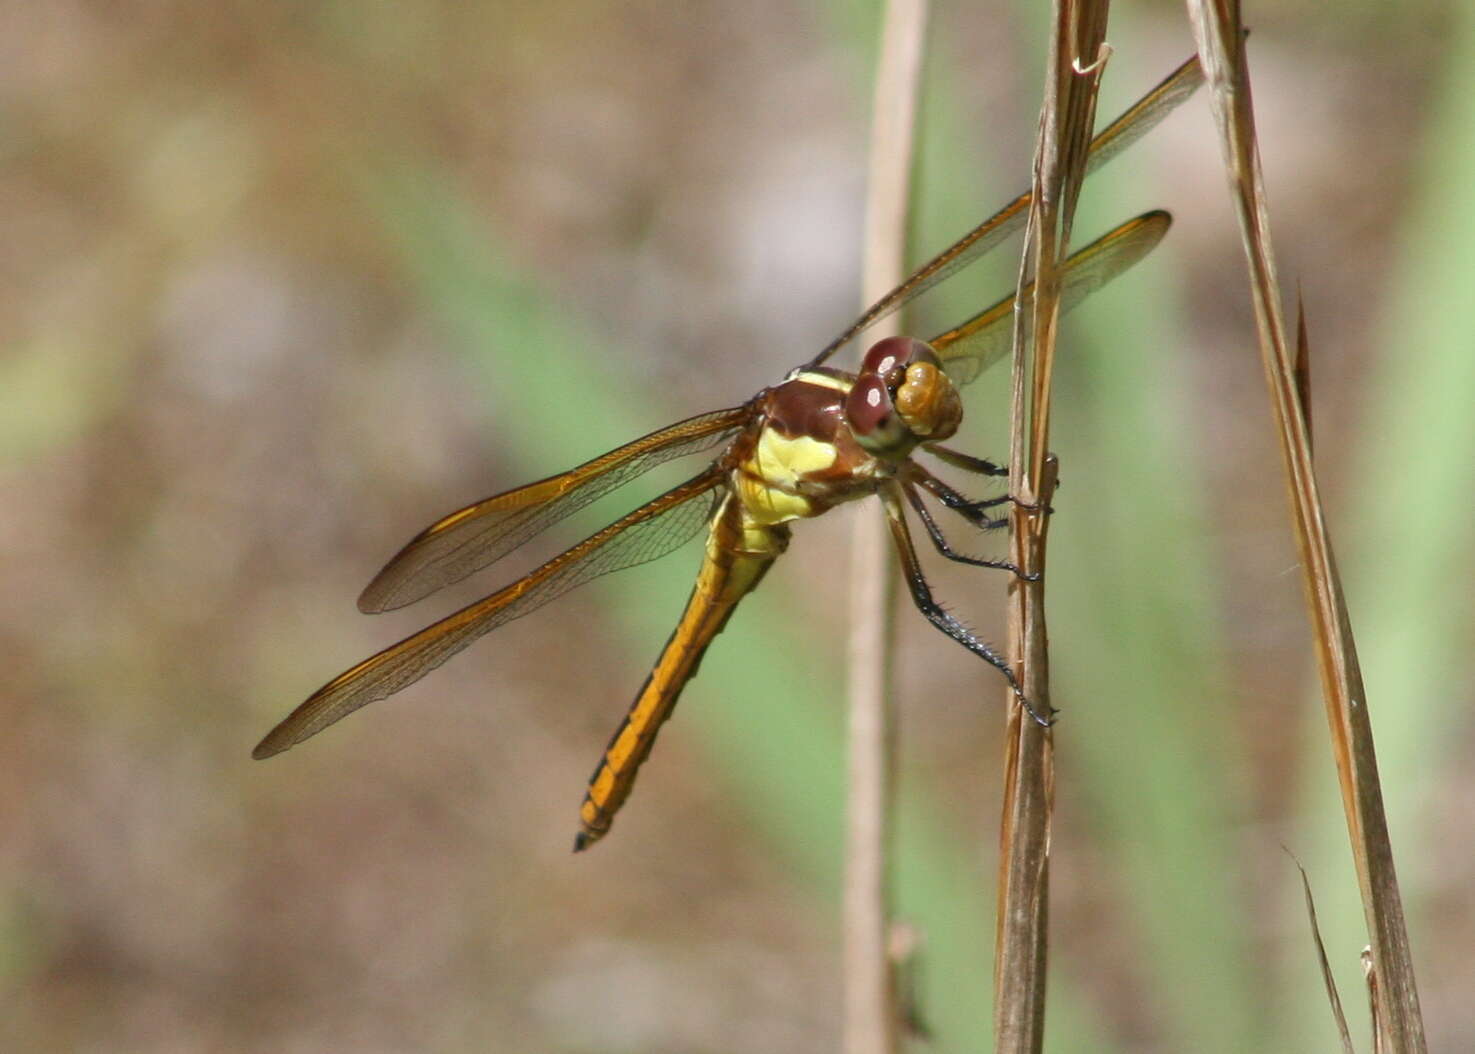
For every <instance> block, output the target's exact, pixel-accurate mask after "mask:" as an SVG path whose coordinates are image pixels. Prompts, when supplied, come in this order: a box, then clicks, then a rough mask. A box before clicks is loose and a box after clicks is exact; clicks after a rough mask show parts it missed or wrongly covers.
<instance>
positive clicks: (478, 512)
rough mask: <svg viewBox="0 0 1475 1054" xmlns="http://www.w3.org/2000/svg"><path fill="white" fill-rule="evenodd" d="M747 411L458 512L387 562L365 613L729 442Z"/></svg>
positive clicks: (473, 567) (475, 567)
mask: <svg viewBox="0 0 1475 1054" xmlns="http://www.w3.org/2000/svg"><path fill="white" fill-rule="evenodd" d="M748 413H749V411H748V407H746V406H739V407H734V408H732V409H730V410H716V411H713V412H711V413H705V414H700V415H698V416H696V417H689V418H687V419H686V420H685V421H680V422H678V423H676V424H674V425H671V426H669V427H667V428H663V429H661V430H660V431H658V432H652V433H651V434H650V435H647V436H642V437H641V438H640V439H637V440H635V441H634V442H632V443H626V444H625V445H624V446H622V447H618V448H616V449H614V450H611V451H610V452H609V453H607V454H601V455H600V456H599V457H597V458H595V459H594V460H592V461H586V462H585V463H584V464H582V465H580V466H579V467H578V468H574V469H570V470H569V471H568V472H562V473H560V474H558V475H556V476H549V477H548V478H547V479H543V480H539V481H538V482H536V483H529V484H527V485H526V486H523V487H518V488H516V489H515V490H509V491H504V492H503V493H501V494H497V495H495V496H493V497H490V498H487V499H486V500H484V501H479V502H477V503H476V504H475V505H468V506H467V507H466V508H464V509H461V510H460V511H458V512H453V513H451V514H450V515H449V516H447V517H445V518H444V519H442V520H440V521H438V522H437V523H434V524H432V525H431V526H429V527H427V528H426V529H425V530H424V531H421V532H420V534H419V535H417V536H416V537H415V538H414V539H413V540H412V541H411V542H410V543H409V544H408V545H406V546H405V547H404V548H403V549H401V550H400V551H399V553H398V554H396V556H395V557H394V559H392V560H390V561H389V563H387V564H385V565H384V569H383V570H382V571H380V572H379V573H378V574H377V575H375V576H374V580H373V581H372V582H370V583H369V585H368V587H367V588H366V589H365V590H364V591H363V594H362V595H361V596H360V597H359V602H358V603H359V610H360V611H363V612H365V613H366V614H373V613H376V612H380V611H389V610H391V609H393V608H398V607H403V606H404V605H406V604H411V603H413V602H415V601H416V600H420V599H421V598H422V597H426V596H429V595H430V594H431V593H434V592H435V591H436V590H437V589H440V588H442V587H444V586H448V585H450V584H451V583H453V582H459V581H460V580H461V579H463V578H465V577H466V576H467V575H470V574H472V573H474V572H476V571H480V570H481V569H482V568H483V567H486V566H488V565H489V564H491V563H494V562H495V561H497V560H499V559H501V558H502V557H504V556H506V555H507V554H508V553H510V552H511V551H512V550H513V549H516V548H517V547H518V546H519V545H521V544H522V543H523V542H526V541H527V540H528V539H529V538H532V537H533V536H534V535H536V534H538V533H539V532H541V531H543V530H544V529H545V528H547V527H550V526H552V525H553V524H555V523H557V522H558V521H559V520H562V519H563V518H564V517H566V516H569V515H571V514H572V513H575V512H577V511H579V510H580V509H582V508H583V507H584V506H586V505H588V504H589V503H590V502H592V501H595V500H596V499H598V498H601V497H603V496H604V495H605V494H608V493H609V492H610V491H612V490H614V489H615V488H616V487H619V486H622V485H624V484H626V483H628V482H630V481H631V480H632V479H634V478H635V477H636V476H639V475H641V474H643V473H645V472H648V471H650V470H651V469H653V468H655V467H656V466H657V465H660V464H663V463H665V462H667V461H670V460H671V459H672V458H677V457H681V456H682V455H684V454H695V453H697V452H698V451H701V450H710V449H711V448H712V447H715V446H717V445H718V444H719V443H722V442H724V441H726V440H728V439H730V438H731V437H732V436H733V435H735V434H736V433H737V431H738V429H740V428H741V427H742V426H743V424H744V423H745V422H746V421H747V419H748Z"/></svg>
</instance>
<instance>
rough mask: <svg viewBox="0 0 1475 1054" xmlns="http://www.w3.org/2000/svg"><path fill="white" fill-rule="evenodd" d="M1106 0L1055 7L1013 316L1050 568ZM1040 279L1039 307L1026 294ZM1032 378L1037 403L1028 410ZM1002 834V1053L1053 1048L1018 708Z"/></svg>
mask: <svg viewBox="0 0 1475 1054" xmlns="http://www.w3.org/2000/svg"><path fill="white" fill-rule="evenodd" d="M1108 7H1109V4H1108V3H1107V0H1055V3H1054V33H1053V34H1052V36H1051V42H1050V52H1049V59H1048V64H1047V69H1046V79H1045V100H1044V105H1043V107H1042V108H1041V113H1040V130H1039V139H1038V143H1037V146H1036V151H1035V161H1034V200H1033V202H1032V204H1031V207H1030V217H1029V225H1028V227H1027V231H1028V235H1027V243H1026V246H1025V256H1024V259H1023V261H1022V263H1021V266H1020V275H1019V297H1018V304H1019V305H1020V306H1019V307H1018V308H1016V312H1015V333H1014V373H1013V397H1012V405H1011V411H1012V412H1011V429H1012V431H1011V442H1010V454H1009V457H1010V464H1011V465H1012V466H1013V467H1014V472H1013V474H1012V475H1011V478H1010V494H1011V496H1012V497H1013V498H1014V499H1015V502H1016V504H1015V507H1014V510H1013V512H1012V513H1011V516H1010V536H1011V545H1012V551H1013V555H1014V562H1015V563H1016V565H1017V566H1019V567H1021V568H1023V569H1024V570H1025V572H1026V573H1027V574H1034V573H1043V571H1044V567H1045V538H1046V527H1047V525H1048V518H1047V517H1046V516H1045V515H1044V512H1043V509H1044V508H1047V507H1048V505H1049V502H1050V498H1051V495H1052V494H1053V491H1054V484H1055V467H1056V466H1055V460H1054V458H1053V457H1050V456H1049V420H1050V415H1049V407H1050V382H1051V377H1052V374H1053V363H1054V355H1055V334H1056V322H1057V320H1058V319H1059V314H1060V264H1061V263H1062V262H1063V261H1064V259H1065V257H1066V255H1067V252H1068V249H1069V245H1070V229H1071V224H1072V221H1073V218H1074V214H1075V203H1076V196H1077V194H1078V192H1079V190H1080V186H1081V182H1082V181H1083V180H1084V179H1085V175H1086V150H1087V147H1088V146H1089V144H1090V140H1091V130H1092V127H1093V125H1094V123H1095V117H1096V95H1097V88H1098V86H1099V84H1100V77H1101V72H1102V68H1103V66H1104V59H1105V55H1106V49H1105V39H1106V18H1107V10H1108ZM1031 280H1033V282H1034V285H1035V292H1034V297H1033V300H1032V302H1031V301H1030V300H1028V299H1026V297H1025V289H1026V288H1027V286H1028V284H1029V282H1030V281H1031ZM1026 378H1027V379H1028V402H1027V403H1026ZM1044 598H1045V595H1044V583H1043V580H1036V581H1032V582H1027V581H1016V582H1015V583H1014V585H1013V587H1012V588H1011V591H1010V605H1009V654H1010V656H1011V658H1012V659H1013V661H1014V663H1015V669H1016V670H1017V671H1018V677H1019V681H1020V684H1021V686H1022V687H1023V690H1024V693H1025V697H1026V698H1027V699H1029V700H1030V703H1031V705H1032V706H1033V707H1034V708H1035V710H1036V712H1038V713H1046V714H1047V713H1049V712H1050V688H1049V651H1048V636H1047V633H1046V628H1045V608H1044ZM1009 715H1010V716H1009V722H1010V723H1009V735H1008V739H1007V752H1006V756H1005V784H1004V809H1003V819H1002V823H1001V829H1000V852H999V892H998V897H999V901H998V923H997V933H996V936H995V947H994V1046H995V1049H996V1050H998V1051H1000V1052H1023V1051H1038V1050H1040V1049H1041V1048H1042V1045H1043V1042H1044V1022H1045V970H1046V962H1047V948H1048V940H1047V939H1048V932H1049V927H1048V921H1049V862H1050V821H1051V814H1052V811H1053V806H1054V796H1055V767H1054V750H1053V740H1052V738H1051V735H1050V731H1049V730H1048V729H1046V728H1042V727H1040V726H1039V725H1038V724H1036V723H1035V722H1034V721H1032V720H1030V719H1029V717H1028V715H1027V714H1025V712H1024V710H1023V709H1022V708H1021V707H1019V706H1012V707H1010V710H1009Z"/></svg>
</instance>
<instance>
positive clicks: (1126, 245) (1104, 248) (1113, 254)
mask: <svg viewBox="0 0 1475 1054" xmlns="http://www.w3.org/2000/svg"><path fill="white" fill-rule="evenodd" d="M1172 223H1173V218H1172V217H1171V216H1169V215H1168V214H1167V213H1166V212H1162V211H1156V212H1148V213H1145V214H1143V215H1141V216H1138V217H1137V218H1136V219H1133V220H1128V221H1127V222H1126V223H1124V224H1122V225H1121V226H1120V227H1117V228H1116V229H1115V230H1112V231H1109V232H1107V233H1106V234H1104V235H1102V236H1101V237H1100V238H1097V239H1096V240H1095V241H1094V242H1092V243H1091V244H1090V245H1088V246H1086V247H1085V248H1084V249H1082V250H1081V251H1080V252H1078V253H1076V254H1074V255H1073V256H1071V258H1070V259H1069V260H1067V261H1066V262H1065V268H1064V274H1063V275H1062V277H1061V291H1060V310H1061V311H1062V312H1065V311H1069V310H1070V309H1071V308H1073V307H1075V306H1076V305H1077V304H1079V303H1080V302H1081V301H1082V300H1084V299H1085V298H1086V297H1087V296H1089V295H1090V294H1091V293H1093V292H1095V291H1096V290H1097V289H1100V288H1101V287H1102V286H1103V285H1105V284H1106V283H1107V282H1110V281H1111V280H1112V279H1113V278H1115V277H1116V276H1117V275H1119V274H1121V273H1122V272H1123V271H1125V270H1127V269H1128V268H1130V267H1131V266H1132V265H1133V264H1135V263H1137V261H1139V260H1141V259H1142V258H1143V257H1144V256H1146V255H1147V254H1148V253H1149V252H1151V251H1152V249H1153V247H1154V246H1156V245H1157V243H1158V242H1160V241H1162V240H1163V235H1165V234H1167V233H1168V228H1169V227H1170V226H1171V225H1172ZM1033 294H1034V285H1033V283H1031V284H1030V285H1028V286H1026V287H1025V290H1024V295H1025V300H1026V302H1028V301H1029V300H1030V299H1032V298H1033ZM1013 337H1014V297H1013V296H1012V295H1011V296H1007V297H1005V298H1004V299H1003V300H1000V301H999V302H998V303H997V304H995V305H993V307H990V308H987V309H986V310H984V311H980V312H979V313H978V314H976V315H974V316H973V317H972V318H970V319H969V320H968V321H967V322H964V323H963V324H962V325H961V326H957V327H955V328H953V329H950V330H948V331H947V332H946V333H941V334H939V335H938V336H936V337H934V338H932V340H931V341H929V342H928V343H930V344H931V345H932V347H933V348H934V349H936V351H937V354H938V356H939V357H940V358H941V359H942V364H943V368H944V369H946V370H947V373H948V376H949V377H951V378H952V380H953V383H954V384H967V383H968V382H969V381H971V380H973V379H974V378H975V377H977V376H978V375H979V374H980V373H982V372H983V371H984V370H985V369H987V368H988V367H989V366H991V365H993V364H994V363H995V362H996V361H998V360H999V359H1001V358H1003V356H1004V355H1005V354H1006V353H1007V352H1008V351H1009V347H1010V344H1011V343H1012V340H1013Z"/></svg>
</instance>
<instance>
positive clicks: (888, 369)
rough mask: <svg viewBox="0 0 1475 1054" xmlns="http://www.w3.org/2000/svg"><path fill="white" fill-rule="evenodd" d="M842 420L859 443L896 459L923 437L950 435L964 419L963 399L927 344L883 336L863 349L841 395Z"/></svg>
mask: <svg viewBox="0 0 1475 1054" xmlns="http://www.w3.org/2000/svg"><path fill="white" fill-rule="evenodd" d="M845 419H846V420H847V421H849V422H850V428H851V430H852V431H853V432H854V433H855V438H856V440H857V441H858V442H859V443H860V445H861V446H863V447H865V448H866V449H867V450H869V451H870V452H871V453H873V454H875V455H876V456H877V457H884V458H888V459H891V460H900V459H901V458H904V457H906V456H907V455H909V454H910V453H911V452H912V451H913V450H914V449H915V448H916V446H917V444H919V443H921V442H923V441H929V442H940V441H941V440H944V439H948V438H951V436H952V434H953V433H954V432H956V431H957V430H958V425H959V424H961V423H962V421H963V400H962V399H961V398H959V396H958V389H957V388H956V387H955V386H954V385H953V382H952V380H951V379H949V377H948V375H947V374H946V373H944V372H943V369H942V360H941V359H939V358H938V357H937V352H935V351H933V350H932V348H931V347H930V346H929V345H927V344H924V343H923V342H922V341H920V340H917V339H916V338H915V337H887V338H886V339H885V340H882V341H879V342H878V343H876V344H875V345H874V346H872V348H871V350H870V351H868V352H866V356H865V359H863V360H862V362H861V367H860V373H859V374H858V375H857V376H856V379H855V383H854V384H853V385H851V388H850V393H849V394H848V395H847V396H846V397H845Z"/></svg>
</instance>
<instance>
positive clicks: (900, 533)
mask: <svg viewBox="0 0 1475 1054" xmlns="http://www.w3.org/2000/svg"><path fill="white" fill-rule="evenodd" d="M896 491H897V487H896V486H895V485H892V486H883V487H882V488H881V490H880V495H881V503H882V505H883V506H884V507H885V509H886V521H887V524H888V526H889V527H890V528H891V538H892V541H893V542H895V544H896V553H897V556H898V557H900V559H901V570H902V575H903V576H904V577H905V578H906V583H907V589H908V590H909V591H910V592H911V594H912V603H914V604H916V606H917V610H918V611H920V612H921V613H922V616H923V617H924V618H925V619H926V620H927V621H928V622H930V623H932V624H933V625H934V626H936V627H937V628H938V629H940V630H941V631H942V632H943V633H945V634H947V635H948V636H949V637H951V638H952V639H953V640H955V641H957V642H958V643H959V644H961V645H963V647H965V648H967V649H968V650H969V651H971V652H972V653H973V654H974V655H977V656H978V657H979V658H980V659H982V660H983V661H984V662H986V663H988V664H989V665H990V666H992V667H993V668H994V669H996V670H998V671H999V672H1000V673H1002V674H1003V675H1004V679H1005V680H1006V681H1008V682H1009V688H1010V690H1012V691H1013V692H1014V698H1015V699H1018V700H1019V705H1020V706H1022V707H1024V709H1025V712H1026V713H1028V714H1029V716H1030V717H1031V718H1032V719H1033V720H1034V722H1035V723H1036V724H1038V725H1040V726H1041V727H1044V728H1048V727H1049V726H1050V723H1051V718H1052V716H1053V711H1052V713H1049V714H1041V713H1040V712H1039V711H1038V710H1036V709H1035V707H1034V704H1033V703H1031V702H1030V701H1029V700H1028V699H1026V698H1025V696H1024V689H1023V688H1021V687H1020V686H1019V680H1018V678H1016V677H1015V676H1014V669H1013V667H1012V666H1010V665H1009V660H1008V659H1006V658H1004V657H1003V656H1002V655H1000V654H999V653H998V652H996V651H994V649H993V648H991V647H989V646H988V645H987V644H985V643H984V642H983V641H981V640H979V639H978V638H977V637H976V636H974V634H973V632H972V631H971V630H969V629H968V627H967V626H965V625H963V624H962V623H961V622H959V621H958V620H957V619H956V618H954V617H953V616H952V615H951V614H950V613H949V612H948V611H947V610H946V609H944V608H943V606H942V605H941V604H939V603H938V602H937V601H936V600H935V599H933V596H932V587H931V586H929V585H928V584H927V579H926V577H924V576H923V574H922V564H921V562H920V561H919V560H918V559H917V550H916V547H915V546H913V545H912V534H911V531H910V530H909V529H908V528H907V522H906V515H905V513H904V512H903V511H902V507H901V500H900V499H899V498H898V496H897V493H896Z"/></svg>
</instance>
